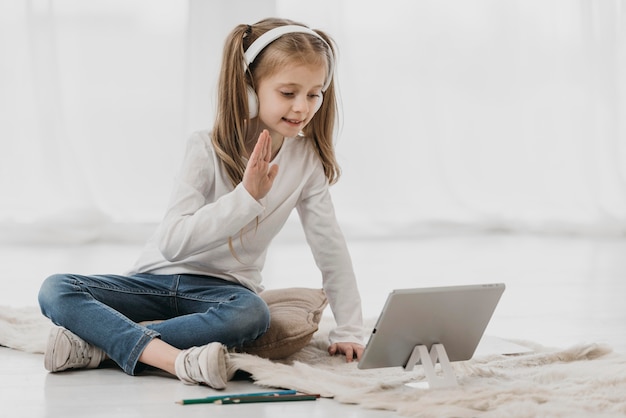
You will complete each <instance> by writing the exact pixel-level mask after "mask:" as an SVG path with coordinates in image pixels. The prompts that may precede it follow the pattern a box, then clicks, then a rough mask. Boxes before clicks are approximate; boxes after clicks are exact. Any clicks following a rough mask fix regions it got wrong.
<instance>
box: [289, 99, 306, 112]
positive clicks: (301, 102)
mask: <svg viewBox="0 0 626 418" xmlns="http://www.w3.org/2000/svg"><path fill="white" fill-rule="evenodd" d="M309 107H310V103H309V101H308V97H307V96H306V95H301V96H298V97H296V99H295V100H294V102H293V106H292V108H293V110H294V112H300V113H306V112H308V111H309Z"/></svg>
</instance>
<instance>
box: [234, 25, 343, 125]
mask: <svg viewBox="0 0 626 418" xmlns="http://www.w3.org/2000/svg"><path fill="white" fill-rule="evenodd" d="M288 33H307V34H309V35H313V36H315V37H316V38H318V39H321V40H322V42H324V44H326V46H327V47H328V50H329V51H331V53H330V63H329V73H328V78H327V79H326V83H324V86H323V87H322V93H324V92H325V91H326V89H328V86H330V82H331V80H332V77H333V73H334V71H335V63H334V60H333V57H332V49H331V47H330V45H328V42H326V40H325V39H324V38H322V37H321V36H320V35H319V34H318V33H317V32H315V31H314V30H311V29H309V28H307V27H305V26H300V25H285V26H279V27H277V28H274V29H271V30H268V31H267V32H265V33H264V34H263V35H261V36H259V37H258V38H257V39H256V40H255V41H254V42H252V45H250V46H249V47H248V49H247V50H246V52H245V53H244V66H243V71H244V72H246V71H247V70H248V68H249V67H250V64H252V62H253V61H254V59H255V58H256V57H257V55H259V54H260V53H261V51H263V49H265V47H267V46H268V45H269V44H271V43H272V42H274V41H275V40H276V39H278V38H280V37H281V36H283V35H285V34H288ZM323 101H324V95H323V94H320V97H319V99H318V100H317V103H316V105H315V108H314V109H313V113H314V114H315V112H317V111H318V110H319V108H320V107H321V106H322V102H323ZM248 109H249V112H250V119H253V118H255V117H257V116H258V114H259V99H258V97H257V95H256V92H255V91H254V89H253V88H252V86H250V85H248Z"/></svg>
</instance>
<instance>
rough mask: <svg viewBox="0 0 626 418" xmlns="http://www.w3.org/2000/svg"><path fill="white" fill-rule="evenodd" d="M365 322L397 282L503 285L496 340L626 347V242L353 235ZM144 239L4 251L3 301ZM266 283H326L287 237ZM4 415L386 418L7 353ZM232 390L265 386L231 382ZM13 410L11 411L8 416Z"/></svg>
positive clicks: (0, 404) (1, 377)
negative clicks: (48, 366)
mask: <svg viewBox="0 0 626 418" xmlns="http://www.w3.org/2000/svg"><path fill="white" fill-rule="evenodd" d="M349 245H350V248H351V251H352V255H353V261H354V265H355V270H356V272H357V275H358V277H359V281H360V288H361V292H362V298H363V309H364V315H365V317H366V318H372V317H375V316H376V315H377V314H378V312H379V311H380V309H381V307H382V305H383V303H384V301H385V297H386V294H387V293H388V292H389V291H390V290H392V289H394V288H403V287H423V286H441V285H452V284H469V283H489V282H504V283H506V285H507V290H506V292H505V294H504V296H503V298H502V300H501V302H500V305H499V306H498V308H497V310H496V312H495V314H494V317H493V319H492V321H491V323H490V325H489V327H488V329H487V332H486V333H487V334H488V335H492V336H498V337H504V338H515V339H522V340H531V341H534V342H537V343H541V344H544V345H549V346H559V347H564V346H569V345H572V344H576V343H579V342H603V343H607V344H610V345H611V346H613V348H614V349H615V350H616V351H621V352H626V333H624V324H626V304H624V303H623V298H624V295H626V280H624V276H626V257H625V256H624V254H626V238H625V239H610V238H593V239H592V238H581V237H534V236H508V235H488V236H456V237H453V236H446V237H433V238H421V239H414V240H409V239H407V240H349ZM139 247H140V246H138V245H135V244H125V245H111V244H92V245H84V246H66V247H45V246H42V247H32V246H30V247H27V246H21V247H20V246H11V247H9V246H4V247H0V265H2V267H3V273H4V277H3V283H2V290H3V291H2V293H0V305H5V306H6V305H8V306H32V305H35V304H36V295H37V290H38V287H39V283H40V282H41V280H42V279H43V278H45V277H46V276H47V275H49V274H51V273H56V272H76V273H102V272H106V273H117V272H122V271H124V269H126V268H127V267H128V266H129V265H130V264H131V263H132V262H133V260H134V258H135V257H136V255H137V253H138V251H139ZM265 277H266V285H267V287H270V288H274V287H288V286H306V287H319V286H320V279H319V274H318V273H317V270H316V268H315V266H314V263H313V261H312V259H311V256H310V253H309V252H308V250H307V248H306V246H305V245H304V244H302V243H301V241H295V242H294V241H291V238H282V239H279V240H278V242H277V243H276V244H275V246H274V247H273V250H272V252H271V253H270V255H269V257H268V264H267V268H266V271H265ZM0 371H1V372H0V412H1V414H0V415H1V416H7V417H9V416H10V417H29V418H38V417H42V418H43V417H46V418H54V417H68V418H71V417H84V416H89V417H97V416H107V417H110V416H116V417H144V416H152V417H155V418H158V417H171V416H189V417H195V416H207V415H209V414H210V415H211V416H215V417H220V416H229V417H237V416H241V417H244V416H249V415H251V414H254V415H256V416H258V417H272V418H280V417H300V416H302V417H329V416H344V417H346V418H349V417H364V418H370V417H371V418H374V417H390V416H394V414H392V413H390V412H384V411H367V410H363V409H361V408H359V407H358V406H350V405H341V404H339V403H337V402H335V401H333V400H328V399H323V400H318V401H314V402H295V403H284V404H283V403H280V404H279V403H276V404H253V405H237V406H232V405H222V406H216V405H187V406H180V405H177V404H175V403H174V402H175V401H176V400H179V399H182V398H194V397H202V396H209V395H210V394H211V393H212V392H213V391H212V390H210V389H207V388H204V387H190V386H185V385H183V384H181V383H179V382H178V381H177V380H176V379H172V378H167V377H163V376H158V375H154V374H151V375H144V376H139V377H130V376H126V375H125V374H124V373H122V372H121V371H119V370H118V369H116V368H105V369H99V370H95V371H93V370H91V371H75V372H66V373H59V374H48V373H46V372H45V370H44V369H43V365H42V356H40V355H31V354H24V353H21V352H17V351H13V350H10V349H6V348H0ZM227 390H228V391H229V392H235V393H238V392H250V391H255V390H258V388H257V387H255V386H253V385H252V384H251V383H249V382H247V381H236V382H232V383H231V384H230V386H229V387H228V389H227ZM8 411H11V412H10V414H5V412H8Z"/></svg>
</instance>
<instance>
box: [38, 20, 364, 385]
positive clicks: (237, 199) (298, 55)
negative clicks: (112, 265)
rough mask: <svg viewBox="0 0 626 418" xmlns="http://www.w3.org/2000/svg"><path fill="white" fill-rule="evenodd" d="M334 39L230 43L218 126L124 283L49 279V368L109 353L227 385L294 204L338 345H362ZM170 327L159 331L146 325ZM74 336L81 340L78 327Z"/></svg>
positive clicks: (195, 143) (190, 159) (296, 28)
mask: <svg viewBox="0 0 626 418" xmlns="http://www.w3.org/2000/svg"><path fill="white" fill-rule="evenodd" d="M334 65H335V52H334V49H333V44H332V42H331V40H330V38H329V37H328V36H327V35H326V34H324V33H323V32H321V31H313V30H311V29H308V28H307V27H305V26H303V25H301V24H299V23H295V22H292V21H289V20H282V19H266V20H262V21H260V22H258V23H256V24H254V25H239V26H237V27H236V28H235V29H234V30H233V31H232V32H231V34H230V35H229V37H228V38H227V41H226V45H225V48H224V54H223V63H222V69H221V73H220V80H219V92H218V109H217V116H216V120H215V125H214V127H213V130H212V131H211V132H207V131H202V132H198V133H195V134H194V135H193V136H192V137H191V138H190V140H189V142H188V146H187V150H186V154H185V157H184V164H183V167H182V171H181V172H180V175H179V177H178V179H177V183H176V185H175V188H174V191H173V194H172V198H171V202H170V206H169V208H168V210H167V213H166V215H165V217H164V219H163V222H162V223H161V225H160V227H159V228H158V230H157V232H156V233H155V235H154V236H153V237H152V238H151V239H150V240H149V242H148V243H147V245H146V247H145V249H144V251H143V253H142V254H141V256H140V257H139V260H138V261H137V263H136V265H135V266H134V268H133V269H132V271H130V272H129V273H128V274H127V275H126V276H117V275H104V276H79V275H70V274H64V275H54V276H51V277H49V278H48V279H47V280H46V281H45V282H44V283H43V285H42V287H41V290H40V293H39V303H40V306H41V310H42V312H43V313H44V315H46V316H48V317H49V318H50V319H51V320H52V321H53V322H54V323H55V324H57V325H59V326H60V327H58V328H55V329H54V330H53V331H52V332H51V334H50V337H49V341H48V347H47V352H46V354H45V367H46V369H48V370H49V371H51V372H56V371H61V370H66V369H70V368H94V367H97V366H98V365H99V364H100V362H101V361H102V360H103V359H104V358H106V357H109V358H111V359H113V360H114V361H115V362H116V363H117V364H118V365H119V366H120V367H121V368H122V369H123V370H124V371H125V372H126V373H128V374H131V375H134V374H136V373H138V372H139V371H141V369H142V368H144V367H145V366H146V365H150V366H153V367H157V368H159V369H162V370H165V371H167V372H169V373H171V374H173V375H176V376H178V378H179V379H180V380H182V381H183V382H185V383H188V384H198V383H203V384H207V385H209V386H211V387H213V388H216V389H222V388H224V387H225V386H226V381H227V380H228V379H229V378H230V377H232V374H233V373H234V370H232V367H231V366H230V363H229V357H228V349H235V348H237V347H241V346H242V345H243V344H244V343H246V342H249V341H253V340H255V339H256V338H258V337H259V336H261V335H262V334H263V333H264V332H265V331H266V330H267V328H268V326H269V320H270V318H269V310H268V307H267V305H266V304H265V302H264V301H263V300H262V299H261V298H260V297H259V296H258V292H260V291H261V290H262V289H263V287H262V285H261V270H262V268H263V263H264V261H265V256H266V252H267V247H268V246H269V244H270V242H271V241H272V239H273V238H274V237H275V236H276V234H277V233H278V232H279V231H280V229H281V228H282V226H283V225H284V224H285V222H286V221H287V218H288V217H289V214H290V213H291V211H292V210H293V208H296V209H297V211H298V213H299V215H300V220H301V222H302V225H303V228H304V231H305V234H306V238H307V241H308V243H309V245H310V247H311V250H312V252H313V255H314V258H315V260H316V263H317V265H318V266H319V268H320V270H321V273H322V277H323V287H324V290H325V292H326V295H327V297H328V300H329V304H330V306H331V308H332V311H333V314H334V316H335V320H336V323H337V327H336V328H335V329H334V330H332V331H331V334H330V345H329V348H328V351H329V353H330V354H331V355H334V354H342V355H344V356H345V357H346V359H347V361H352V359H353V358H357V359H358V358H360V356H361V353H362V351H363V346H362V341H363V335H362V317H361V302H360V297H359V293H358V289H357V285H356V280H355V277H354V273H353V269H352V264H351V261H350V256H349V254H348V250H347V248H346V244H345V241H344V238H343V236H342V233H341V231H340V229H339V226H338V225H337V222H336V219H335V215H334V210H333V204H332V201H331V197H330V194H329V185H330V184H332V183H334V182H335V181H336V180H337V178H338V177H339V168H338V166H337V162H336V160H335V155H334V150H333V139H332V135H333V129H334V123H335V116H336V111H337V109H336V107H337V106H336V100H335V88H334V84H333V72H334ZM149 320H161V322H159V323H153V324H150V325H145V326H144V325H141V324H139V323H140V322H142V321H149ZM70 331H71V332H70Z"/></svg>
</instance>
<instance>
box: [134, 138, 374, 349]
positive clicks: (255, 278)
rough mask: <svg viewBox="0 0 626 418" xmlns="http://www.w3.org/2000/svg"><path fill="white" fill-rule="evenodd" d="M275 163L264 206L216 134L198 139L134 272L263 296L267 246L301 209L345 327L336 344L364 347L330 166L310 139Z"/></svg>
mask: <svg viewBox="0 0 626 418" xmlns="http://www.w3.org/2000/svg"><path fill="white" fill-rule="evenodd" d="M272 163H274V164H278V166H279V172H278V176H277V177H276V179H275V180H274V184H273V186H272V188H271V190H270V191H269V193H268V194H267V195H266V196H265V197H264V198H263V199H261V200H260V201H257V200H256V199H254V198H253V197H252V196H251V195H250V194H249V193H248V191H247V190H246V189H245V188H244V187H243V185H242V184H241V183H240V184H239V185H238V186H237V187H234V188H233V186H232V184H231V181H230V179H229V178H228V176H227V174H226V172H225V170H224V169H223V168H222V164H221V162H220V160H219V159H218V157H217V155H216V154H215V151H214V148H213V145H212V143H211V139H210V132H208V131H200V132H196V133H195V134H193V135H192V136H191V138H190V139H189V141H188V144H187V149H186V152H185V157H184V161H183V168H182V170H181V172H180V175H179V177H178V179H177V181H176V185H175V187H174V190H173V193H172V197H171V201H170V205H169V208H168V210H167V212H166V215H165V218H164V220H163V222H162V223H161V225H160V226H159V228H158V230H157V232H156V233H155V234H154V235H153V236H152V237H151V238H150V240H149V241H148V243H147V244H146V247H145V248H144V251H143V252H142V254H141V255H140V257H139V259H138V260H137V262H136V264H135V266H134V267H133V269H132V271H131V272H130V274H134V273H152V274H199V275H209V276H214V277H219V278H222V279H225V280H230V281H233V282H237V283H240V284H242V285H244V286H246V287H248V288H250V289H252V290H254V291H255V292H260V291H262V290H263V285H262V283H261V282H262V277H261V270H262V269H263V265H264V263H265V258H266V254H267V248H268V246H269V244H270V243H271V241H272V239H273V238H274V237H275V236H276V234H278V232H279V231H280V229H281V228H282V227H283V225H284V224H285V222H286V221H287V219H288V217H289V215H290V213H291V212H292V210H293V209H294V208H296V209H297V211H298V214H299V216H300V220H301V223H302V226H303V229H304V232H305V236H306V240H307V242H308V244H309V246H310V248H311V250H312V252H313V257H314V259H315V262H316V264H317V266H318V267H319V269H320V271H321V273H322V285H323V288H324V291H325V292H326V296H327V298H328V302H329V305H330V307H331V310H332V312H333V315H334V317H335V321H336V322H337V327H336V328H335V329H334V330H332V331H331V333H330V341H331V343H333V342H357V343H361V344H362V343H363V319H362V311H361V299H360V296H359V291H358V288H357V284H356V279H355V276H354V271H353V268H352V261H351V259H350V255H349V252H348V249H347V246H346V243H345V239H344V237H343V234H342V232H341V229H340V228H339V225H338V224H337V220H336V217H335V212H334V207H333V203H332V200H331V196H330V192H329V186H328V181H327V179H326V176H325V175H324V170H323V167H322V163H321V161H320V159H319V157H318V155H317V153H316V151H315V150H314V149H313V146H312V144H311V143H310V141H308V140H306V139H304V138H285V140H284V142H283V145H282V147H281V149H280V151H279V152H278V154H277V155H276V157H275V158H274V160H273V161H272ZM229 238H230V242H231V243H232V246H233V248H234V255H233V253H232V252H231V249H230V248H229Z"/></svg>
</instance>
